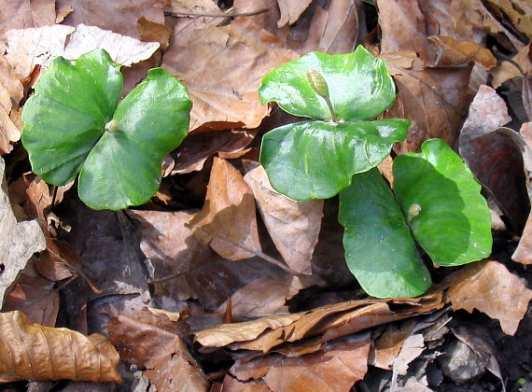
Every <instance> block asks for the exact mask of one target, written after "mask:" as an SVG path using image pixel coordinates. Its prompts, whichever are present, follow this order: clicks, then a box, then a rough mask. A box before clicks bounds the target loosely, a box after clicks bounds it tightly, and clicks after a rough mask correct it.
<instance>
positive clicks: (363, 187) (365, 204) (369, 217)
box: [339, 169, 431, 298]
mask: <svg viewBox="0 0 532 392" xmlns="http://www.w3.org/2000/svg"><path fill="white" fill-rule="evenodd" d="M339 220H340V223H341V224H342V226H344V229H345V231H344V240H343V242H344V250H345V258H346V261H347V265H348V267H349V269H350V270H351V272H352V273H353V275H354V276H355V277H356V279H357V280H358V282H359V283H360V286H362V288H363V289H364V290H365V291H366V292H367V293H368V294H370V295H372V296H374V297H378V298H396V297H412V296H417V295H421V294H423V293H424V292H425V291H426V290H427V289H428V288H429V287H430V285H431V279H430V274H429V271H428V270H427V268H426V267H425V265H424V264H423V262H422V261H421V259H420V258H419V255H418V253H417V250H416V245H415V243H414V240H413V238H412V235H411V233H410V229H409V228H408V226H407V225H406V222H405V219H404V216H403V213H402V212H401V209H400V208H399V205H398V204H397V202H396V201H395V198H394V196H393V194H392V191H391V189H390V187H389V186H388V184H387V183H386V181H385V180H384V179H383V178H382V176H381V174H380V173H379V171H378V170H377V169H372V170H370V171H368V172H365V173H361V174H357V175H355V176H354V178H353V183H352V184H351V186H350V187H348V188H346V189H344V190H343V191H342V192H341V193H340V212H339Z"/></svg>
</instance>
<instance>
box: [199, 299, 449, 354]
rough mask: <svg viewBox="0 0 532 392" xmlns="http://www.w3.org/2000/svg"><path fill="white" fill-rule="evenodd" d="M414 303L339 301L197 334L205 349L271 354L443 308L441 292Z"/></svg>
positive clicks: (369, 300)
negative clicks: (288, 345)
mask: <svg viewBox="0 0 532 392" xmlns="http://www.w3.org/2000/svg"><path fill="white" fill-rule="evenodd" d="M414 301H415V302H412V300H404V301H401V300H396V301H394V303H396V304H397V303H404V304H405V305H406V307H405V308H403V309H401V310H397V311H394V310H392V309H390V307H389V305H388V304H387V303H386V302H385V301H383V300H373V299H368V300H351V301H345V302H339V303H336V304H333V305H326V306H322V307H319V308H315V309H312V310H310V311H307V312H299V313H291V314H288V315H279V316H271V317H264V318H260V319H256V320H253V321H246V322H241V323H233V324H222V325H219V326H217V327H214V328H210V329H205V330H202V331H199V332H196V333H195V338H196V341H198V342H199V343H200V344H201V345H202V346H204V347H224V346H229V347H230V348H231V349H245V350H255V351H262V352H268V351H270V350H271V349H272V348H274V347H277V346H279V345H281V344H282V343H285V342H291V343H293V342H296V341H299V340H301V339H303V338H308V337H312V336H321V342H323V343H324V342H327V341H330V340H332V339H336V338H339V337H342V336H347V335H351V334H354V333H356V332H359V331H362V330H365V329H367V328H370V327H373V326H376V325H380V324H383V323H387V322H390V321H393V320H400V319H403V318H406V317H409V316H411V315H412V314H423V313H427V312H431V311H433V310H435V309H437V308H440V307H441V306H442V305H443V304H442V302H441V301H442V296H441V293H440V294H437V293H435V294H429V295H427V296H425V297H420V298H416V299H415V300H414ZM417 301H419V302H417ZM416 304H417V305H416ZM322 335H323V336H322ZM320 346H321V343H320V344H318V345H317V347H318V348H319V347H320Z"/></svg>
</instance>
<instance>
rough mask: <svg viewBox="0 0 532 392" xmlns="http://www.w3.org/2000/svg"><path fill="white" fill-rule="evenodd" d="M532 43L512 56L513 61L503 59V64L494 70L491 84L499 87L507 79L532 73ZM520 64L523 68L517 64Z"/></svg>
mask: <svg viewBox="0 0 532 392" xmlns="http://www.w3.org/2000/svg"><path fill="white" fill-rule="evenodd" d="M531 46H532V44H529V45H527V46H524V47H523V48H521V49H520V50H519V51H518V52H517V54H516V55H515V56H514V57H512V62H510V61H502V62H501V64H500V65H499V66H498V67H497V68H495V69H494V70H493V71H492V75H493V80H492V82H491V85H492V86H493V87H494V88H499V87H500V86H501V85H502V84H503V83H504V82H506V81H507V80H510V79H513V78H518V77H521V76H523V74H522V73H521V70H522V72H523V73H524V74H525V75H530V73H531V72H532V58H531V56H530V48H531ZM515 64H518V65H519V67H520V68H521V69H519V68H518V67H516V66H515Z"/></svg>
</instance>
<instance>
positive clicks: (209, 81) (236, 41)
mask: <svg viewBox="0 0 532 392" xmlns="http://www.w3.org/2000/svg"><path fill="white" fill-rule="evenodd" d="M294 56H295V53H294V52H292V51H290V50H287V49H284V48H282V47H281V46H280V42H279V41H278V40H277V39H276V37H275V36H273V35H272V34H270V33H268V32H267V31H266V30H264V29H261V28H260V27H259V26H257V25H256V24H253V23H252V21H249V20H247V19H246V18H239V19H236V20H235V21H233V22H232V23H231V24H229V25H228V26H222V27H217V26H214V27H206V28H202V29H196V30H192V31H187V32H181V33H177V32H176V34H175V35H174V43H173V45H172V47H171V48H170V49H169V50H168V51H167V52H166V53H165V54H164V56H163V67H165V68H167V69H168V70H170V71H171V72H172V73H174V74H175V75H176V76H177V77H178V78H179V79H180V80H182V81H183V82H184V83H185V84H186V85H187V86H188V91H189V93H190V96H191V98H192V102H193V105H192V112H191V114H190V115H191V120H190V129H191V130H194V129H196V128H198V127H200V126H203V125H204V126H205V127H207V128H209V127H215V128H222V129H227V128H229V127H231V126H232V125H234V126H245V127H246V128H256V127H257V126H258V125H259V124H260V122H261V121H262V119H263V118H264V117H265V116H266V115H267V114H268V112H269V111H268V107H267V106H265V105H262V104H261V103H260V102H259V97H258V92H257V89H258V86H259V82H260V79H261V78H262V76H263V75H264V74H265V73H266V72H267V71H268V70H270V69H271V68H274V67H275V66H277V65H279V64H281V63H284V62H286V61H288V60H290V59H291V58H293V57H294ZM213 59H216V61H213ZM220 123H221V124H220Z"/></svg>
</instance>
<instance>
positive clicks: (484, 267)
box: [447, 260, 532, 335]
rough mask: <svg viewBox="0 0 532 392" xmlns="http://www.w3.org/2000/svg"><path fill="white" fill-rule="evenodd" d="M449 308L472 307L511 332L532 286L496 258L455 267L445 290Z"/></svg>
mask: <svg viewBox="0 0 532 392" xmlns="http://www.w3.org/2000/svg"><path fill="white" fill-rule="evenodd" d="M447 295H448V297H449V300H450V302H451V305H452V307H453V309H455V310H459V309H464V310H466V311H468V312H470V313H471V312H473V310H474V309H477V310H478V311H480V312H482V313H485V314H487V315H488V316H490V317H491V318H493V319H497V320H499V322H500V324H501V329H502V330H503V332H504V333H506V334H508V335H514V334H515V332H516V331H517V327H518V326H519V322H520V321H521V319H522V318H523V316H524V315H525V314H526V311H527V308H528V302H529V301H530V300H531V299H532V290H530V289H528V288H527V287H526V284H525V283H524V282H523V281H522V280H521V279H520V278H519V277H518V276H516V275H514V274H512V273H511V272H510V271H508V269H507V268H506V267H505V266H504V265H503V264H501V263H499V262H497V261H493V260H490V261H486V262H478V263H475V264H471V265H468V266H467V267H465V268H463V269H462V270H460V271H458V272H457V273H456V275H454V277H453V278H452V284H451V286H450V288H449V290H448V293H447Z"/></svg>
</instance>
